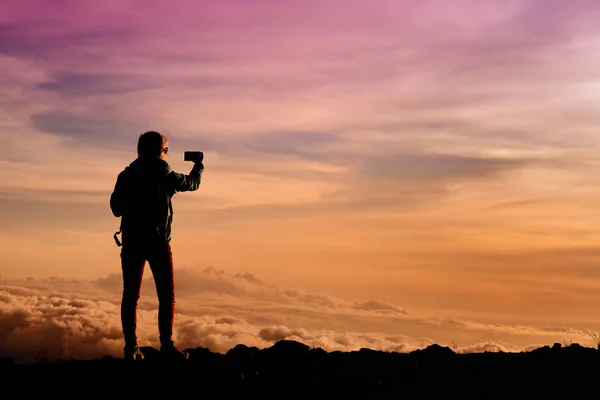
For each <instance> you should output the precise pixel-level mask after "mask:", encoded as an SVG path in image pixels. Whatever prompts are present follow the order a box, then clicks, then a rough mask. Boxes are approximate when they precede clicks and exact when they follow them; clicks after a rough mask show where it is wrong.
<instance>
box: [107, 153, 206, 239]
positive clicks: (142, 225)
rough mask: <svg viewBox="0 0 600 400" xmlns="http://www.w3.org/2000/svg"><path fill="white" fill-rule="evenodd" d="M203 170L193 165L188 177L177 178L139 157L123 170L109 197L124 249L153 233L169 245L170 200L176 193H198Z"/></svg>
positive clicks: (162, 162) (162, 164)
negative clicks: (152, 231) (118, 223)
mask: <svg viewBox="0 0 600 400" xmlns="http://www.w3.org/2000/svg"><path fill="white" fill-rule="evenodd" d="M203 170H204V166H203V164H202V163H196V164H194V166H193V167H192V170H191V171H190V173H189V174H188V175H184V174H180V173H177V172H175V171H173V170H172V169H171V166H170V165H169V163H167V162H166V161H165V160H161V159H160V158H158V157H138V158H137V159H136V160H134V161H133V162H132V163H131V164H129V166H127V167H125V169H124V170H123V171H121V173H120V174H119V175H118V177H117V182H116V183H115V187H114V190H113V192H112V194H111V196H110V208H111V210H112V213H113V215H114V216H115V217H121V232H122V242H123V246H129V245H136V244H138V245H139V244H144V243H147V241H148V240H152V239H154V238H155V236H156V235H154V236H153V235H151V234H149V231H151V230H152V229H154V232H155V233H158V236H159V237H161V238H164V240H165V242H166V243H167V244H168V243H170V242H171V224H172V222H173V205H172V200H171V199H172V197H173V196H174V195H175V194H176V193H178V192H188V191H195V190H198V187H199V186H200V181H201V177H202V172H203ZM157 190H158V192H157ZM161 196H162V198H161V201H158V200H157V199H159V198H160V197H161ZM163 235H164V236H163Z"/></svg>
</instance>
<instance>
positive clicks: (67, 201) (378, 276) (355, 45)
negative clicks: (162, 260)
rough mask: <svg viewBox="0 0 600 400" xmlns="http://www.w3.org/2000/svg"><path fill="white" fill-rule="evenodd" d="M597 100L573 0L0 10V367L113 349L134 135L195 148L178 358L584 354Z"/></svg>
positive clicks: (121, 3) (597, 12)
mask: <svg viewBox="0 0 600 400" xmlns="http://www.w3.org/2000/svg"><path fill="white" fill-rule="evenodd" d="M599 110H600V3H598V2H597V1H595V0H589V1H588V0H569V1H562V0H452V1H446V0H437V1H435V0H431V1H409V0H377V1H371V0H337V1H334V0H302V1H300V0H298V1H294V0H290V1H281V0H251V1H250V0H248V1H241V0H235V1H234V0H219V1H209V0H203V1H200V0H170V1H168V2H167V1H157V0H145V1H133V0H105V1H75V0H52V1H46V0H38V1H35V0H3V1H0V226H1V227H2V228H1V229H0V247H1V248H2V252H1V253H0V254H1V257H2V261H1V263H0V274H1V281H0V326H1V327H2V329H0V355H1V354H2V353H8V354H12V355H15V356H16V357H19V358H20V359H23V360H27V359H31V357H32V355H33V354H35V352H36V351H38V350H39V348H40V347H42V346H48V347H51V348H54V349H58V348H60V349H62V351H67V352H69V354H70V355H73V356H77V357H90V356H96V355H103V354H120V351H121V348H122V340H121V339H122V338H121V331H120V321H119V317H118V315H119V314H118V313H119V304H120V287H121V286H120V285H121V275H120V273H121V270H120V268H121V267H120V259H119V252H120V249H119V248H118V247H117V246H116V245H115V243H114V241H113V239H112V235H113V233H114V232H115V231H116V230H118V226H119V220H118V219H117V218H115V217H114V216H113V215H112V213H111V211H110V208H109V203H108V201H109V197H110V194H111V192H112V190H113V187H114V184H115V180H116V177H117V175H118V173H119V172H120V171H121V170H122V169H123V168H124V167H125V166H126V165H128V164H129V163H130V162H131V161H133V160H134V159H135V157H136V145H137V139H138V137H139V135H140V134H141V133H143V132H144V131H147V130H157V131H160V132H162V133H164V134H165V135H166V136H167V137H168V139H169V157H168V161H169V163H170V164H171V166H172V168H173V169H174V170H176V171H177V172H182V173H188V172H189V170H190V169H191V167H192V164H191V163H189V162H184V161H183V152H184V151H185V150H202V151H204V152H205V172H204V176H203V181H202V184H201V187H200V189H199V190H198V191H197V192H193V193H180V194H177V195H176V196H175V197H174V199H173V203H174V209H175V215H174V222H173V242H172V247H173V252H174V261H175V268H176V297H177V306H176V307H177V310H176V311H177V312H178V314H177V315H176V321H175V340H176V343H177V344H178V345H180V346H183V347H185V346H188V347H192V346H193V347H195V346H204V347H209V348H211V349H212V350H215V351H227V349H229V348H230V347H233V346H234V345H235V344H237V343H244V344H248V345H256V346H259V347H265V346H269V345H271V344H272V343H273V341H274V340H278V339H282V338H288V339H293V340H300V341H303V342H305V343H307V344H310V345H319V346H322V347H324V348H326V349H327V350H332V349H341V350H352V349H359V348H361V347H370V348H380V349H384V350H395V351H409V350H411V349H415V348H421V347H424V346H426V345H428V344H432V343H439V344H442V345H448V346H450V345H451V344H452V342H456V343H457V344H458V346H459V348H460V349H461V350H462V351H481V350H482V349H488V350H499V349H502V350H507V351H521V350H523V349H526V348H531V346H540V345H546V344H549V345H551V344H552V343H554V342H562V341H571V340H572V341H574V342H579V343H581V344H582V345H585V346H593V345H594V344H593V342H592V340H591V339H590V337H589V336H588V330H592V331H598V330H600V247H599V243H600V212H599V211H598V210H599V208H600V170H599V168H598V167H599V166H600V161H599V160H600V157H599V156H600V129H599V128H600V112H599ZM145 277H146V278H147V279H148V280H147V281H145V282H144V289H143V293H142V299H141V303H140V311H139V312H140V315H141V322H140V328H139V329H140V331H141V332H142V334H141V336H140V341H141V343H140V345H144V344H148V345H156V344H157V334H158V332H157V326H156V310H157V300H156V296H155V294H154V285H153V283H152V280H151V279H152V275H151V272H150V269H149V268H147V269H146V273H145ZM85 338H87V339H88V340H84V339H85ZM65 349H67V350H65Z"/></svg>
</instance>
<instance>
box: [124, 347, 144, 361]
mask: <svg viewBox="0 0 600 400" xmlns="http://www.w3.org/2000/svg"><path fill="white" fill-rule="evenodd" d="M123 350H124V352H125V356H124V357H123V358H125V361H138V360H143V359H144V355H143V354H142V352H141V351H140V348H139V347H137V346H125V348H123Z"/></svg>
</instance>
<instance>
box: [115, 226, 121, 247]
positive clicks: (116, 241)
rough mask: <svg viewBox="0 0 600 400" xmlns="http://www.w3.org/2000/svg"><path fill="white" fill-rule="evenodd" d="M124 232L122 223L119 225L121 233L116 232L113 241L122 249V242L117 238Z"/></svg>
mask: <svg viewBox="0 0 600 400" xmlns="http://www.w3.org/2000/svg"><path fill="white" fill-rule="evenodd" d="M122 231H123V228H122V223H121V225H119V231H118V232H115V234H114V235H113V239H115V243H116V244H117V247H121V246H122V245H123V244H122V243H121V241H120V240H119V238H118V237H117V236H118V235H119V234H121V232H122Z"/></svg>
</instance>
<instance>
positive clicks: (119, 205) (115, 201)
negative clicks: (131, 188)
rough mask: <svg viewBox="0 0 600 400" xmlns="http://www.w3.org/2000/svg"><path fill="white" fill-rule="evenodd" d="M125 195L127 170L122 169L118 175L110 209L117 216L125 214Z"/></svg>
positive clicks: (111, 196)
mask: <svg viewBox="0 0 600 400" xmlns="http://www.w3.org/2000/svg"><path fill="white" fill-rule="evenodd" d="M124 196H125V171H122V172H121V173H120V174H119V176H118V177H117V183H116V184H115V188H114V190H113V192H112V194H111V195H110V209H111V210H112V213H113V215H114V216H115V217H120V216H122V215H123V202H124Z"/></svg>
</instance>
